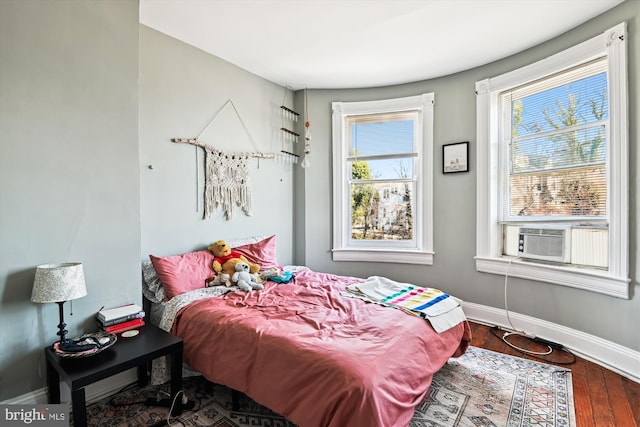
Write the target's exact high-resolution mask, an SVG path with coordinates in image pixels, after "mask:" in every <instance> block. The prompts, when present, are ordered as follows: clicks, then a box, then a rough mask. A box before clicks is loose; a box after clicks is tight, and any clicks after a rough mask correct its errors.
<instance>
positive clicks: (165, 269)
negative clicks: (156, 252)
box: [149, 250, 213, 300]
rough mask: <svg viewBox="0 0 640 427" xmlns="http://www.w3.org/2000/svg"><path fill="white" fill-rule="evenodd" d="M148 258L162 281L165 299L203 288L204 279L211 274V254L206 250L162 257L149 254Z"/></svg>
mask: <svg viewBox="0 0 640 427" xmlns="http://www.w3.org/2000/svg"><path fill="white" fill-rule="evenodd" d="M149 258H151V263H152V264H153V268H154V269H155V270H156V273H157V275H158V278H159V279H160V281H161V282H162V286H163V287H164V293H165V299H166V300H170V299H171V298H173V297H175V296H176V295H180V294H183V293H185V292H189V291H192V290H194V289H199V288H204V287H205V280H206V279H208V278H209V277H211V276H213V270H212V268H211V263H212V262H213V254H212V253H211V252H209V251H206V250H203V251H197V252H189V253H186V254H182V255H173V256H166V257H162V258H159V257H156V256H153V255H149Z"/></svg>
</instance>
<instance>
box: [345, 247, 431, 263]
mask: <svg viewBox="0 0 640 427" xmlns="http://www.w3.org/2000/svg"><path fill="white" fill-rule="evenodd" d="M333 260H334V261H364V262H391V263H400V264H421V265H432V264H433V252H424V251H415V250H413V251H410V250H409V251H408V250H395V251H392V250H388V249H333Z"/></svg>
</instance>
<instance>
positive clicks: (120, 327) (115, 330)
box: [104, 319, 144, 334]
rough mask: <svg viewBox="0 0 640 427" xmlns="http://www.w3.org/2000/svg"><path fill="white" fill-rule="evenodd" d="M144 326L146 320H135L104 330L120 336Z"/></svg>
mask: <svg viewBox="0 0 640 427" xmlns="http://www.w3.org/2000/svg"><path fill="white" fill-rule="evenodd" d="M141 326H144V320H142V319H133V320H129V321H127V322H122V323H118V324H116V325H111V326H107V327H106V328H104V330H105V331H107V332H108V333H110V334H119V333H120V332H124V331H128V330H129V329H135V328H139V327H141Z"/></svg>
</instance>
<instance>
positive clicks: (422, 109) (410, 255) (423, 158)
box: [331, 93, 435, 265]
mask: <svg viewBox="0 0 640 427" xmlns="http://www.w3.org/2000/svg"><path fill="white" fill-rule="evenodd" d="M434 100H435V96H434V94H433V93H425V94H422V95H417V96H410V97H404V98H394V99H385V100H376V101H357V102H332V104H331V106H332V128H333V130H332V135H333V249H332V253H333V260H334V261H370V262H392V263H406V264H425V265H431V264H433V255H434V253H433V106H434ZM412 110H415V111H418V112H419V119H418V123H417V126H416V128H417V130H418V131H421V134H422V135H418V132H416V135H415V138H416V140H417V144H416V147H415V149H416V153H417V158H416V161H415V163H414V165H415V172H414V176H415V179H416V192H415V195H414V208H415V212H413V219H414V223H413V226H414V234H415V244H414V245H412V246H410V247H408V246H407V244H406V243H404V242H403V243H400V244H398V243H394V242H383V243H381V241H374V240H371V241H366V240H365V241H358V242H352V239H351V238H350V230H351V222H350V218H351V200H350V197H349V194H350V191H349V185H350V184H349V179H348V177H349V176H350V171H349V169H348V165H349V162H348V159H349V140H350V139H349V136H348V134H347V132H348V126H346V121H347V117H348V116H353V115H368V114H371V115H373V114H385V113H394V112H404V111H412ZM354 243H355V244H354Z"/></svg>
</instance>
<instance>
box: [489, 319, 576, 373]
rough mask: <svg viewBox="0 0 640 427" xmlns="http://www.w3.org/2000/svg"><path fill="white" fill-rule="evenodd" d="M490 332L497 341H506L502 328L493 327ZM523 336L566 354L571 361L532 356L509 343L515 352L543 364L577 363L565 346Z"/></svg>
mask: <svg viewBox="0 0 640 427" xmlns="http://www.w3.org/2000/svg"><path fill="white" fill-rule="evenodd" d="M490 330H491V334H492V335H493V336H494V337H496V338H497V339H499V340H502V341H504V339H503V335H504V332H505V331H504V330H502V329H500V328H499V327H497V326H493V327H492V328H491V329H490ZM522 336H523V337H524V338H527V339H530V340H532V341H533V342H537V343H540V344H544V345H546V346H547V347H550V348H552V349H553V350H555V351H557V352H560V353H564V354H567V355H569V360H568V361H558V360H554V359H552V358H548V357H542V356H540V355H535V354H531V353H528V352H523V351H520V350H519V349H518V347H517V346H512V345H511V344H509V343H507V344H508V345H509V346H510V347H511V348H513V349H514V350H516V351H519V352H521V353H523V354H526V355H529V356H531V357H533V358H535V359H538V360H541V361H543V362H548V363H553V364H555V365H571V364H573V363H575V362H576V356H575V354H573V353H572V352H571V351H570V350H569V349H567V348H566V347H564V346H563V345H561V344H557V343H553V342H550V341H546V340H543V339H541V338H537V337H536V338H528V337H527V336H524V335H522ZM549 354H551V353H549Z"/></svg>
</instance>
